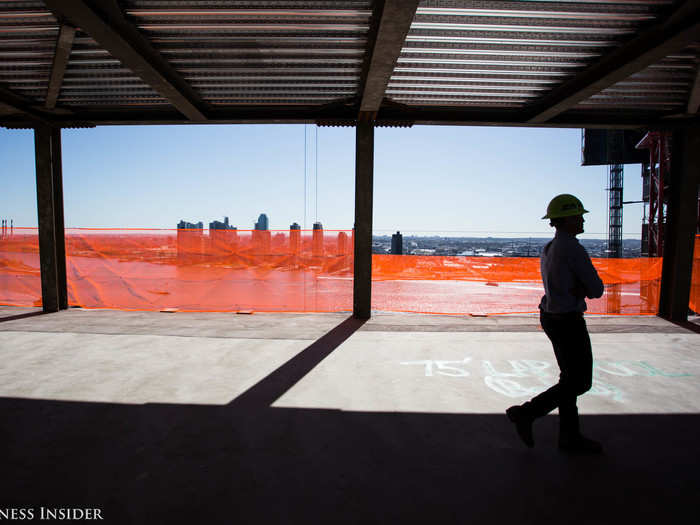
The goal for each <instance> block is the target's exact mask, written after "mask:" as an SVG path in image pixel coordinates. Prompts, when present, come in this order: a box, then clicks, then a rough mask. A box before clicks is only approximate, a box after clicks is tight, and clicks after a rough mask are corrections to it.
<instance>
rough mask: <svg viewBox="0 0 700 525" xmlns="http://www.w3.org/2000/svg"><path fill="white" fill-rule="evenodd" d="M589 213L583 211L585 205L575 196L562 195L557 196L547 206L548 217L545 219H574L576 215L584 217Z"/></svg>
mask: <svg viewBox="0 0 700 525" xmlns="http://www.w3.org/2000/svg"><path fill="white" fill-rule="evenodd" d="M584 213H588V210H584V209H583V204H581V201H580V200H578V199H577V198H576V197H574V196H573V195H569V194H568V193H562V194H561V195H557V196H556V197H554V198H553V199H552V200H551V201H549V206H547V215H545V216H544V217H542V218H543V219H558V218H559V217H572V216H574V215H583V214H584Z"/></svg>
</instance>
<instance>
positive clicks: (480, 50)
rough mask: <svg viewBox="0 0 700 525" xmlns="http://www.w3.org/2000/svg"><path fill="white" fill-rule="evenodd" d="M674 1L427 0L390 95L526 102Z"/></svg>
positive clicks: (411, 100)
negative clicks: (546, 0)
mask: <svg viewBox="0 0 700 525" xmlns="http://www.w3.org/2000/svg"><path fill="white" fill-rule="evenodd" d="M669 3H670V2H669V1H657V2H652V1H645V2H605V1H600V2H542V1H538V2H529V1H520V2H513V1H484V2H457V1H450V0H423V1H422V2H421V3H420V6H419V8H418V10H417V12H416V16H415V18H414V20H413V23H412V25H411V29H410V32H409V34H408V37H407V38H406V42H405V45H404V47H403V49H402V50H401V55H400V56H399V60H398V64H397V67H396V68H395V70H394V74H393V75H392V77H391V80H390V82H389V86H388V90H387V94H388V95H389V96H391V97H392V98H393V99H394V100H397V101H399V102H403V103H405V104H411V105H419V106H425V105H439V106H444V105H454V106H470V107H484V106H489V107H508V108H517V107H523V106H525V105H526V104H528V103H530V102H532V101H533V100H536V99H538V98H539V97H541V96H542V95H543V93H546V92H547V91H549V90H551V89H552V88H553V87H554V86H556V85H558V84H560V83H562V82H564V81H565V80H567V79H569V78H572V77H573V76H574V75H575V74H576V73H577V72H580V71H581V70H583V69H584V68H586V67H587V66H589V65H590V64H592V63H593V62H595V61H596V60H597V59H599V58H600V57H601V56H602V55H604V54H605V53H606V52H609V51H610V50H611V49H613V48H615V47H617V46H619V45H620V44H621V43H622V42H624V41H625V40H627V39H628V38H629V37H630V36H631V35H634V34H635V33H636V32H637V31H639V29H640V28H641V27H643V26H644V25H645V24H649V23H650V22H653V21H654V20H656V18H657V16H658V14H659V11H660V9H662V8H663V7H665V6H667V5H668V4H669ZM465 5H469V7H464V6H465ZM649 95H652V94H651V93H649Z"/></svg>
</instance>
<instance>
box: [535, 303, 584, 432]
mask: <svg viewBox="0 0 700 525" xmlns="http://www.w3.org/2000/svg"><path fill="white" fill-rule="evenodd" d="M540 324H541V325H542V329H543V330H544V333H546V334H547V337H549V340H550V341H551V342H552V346H553V347H554V355H555V356H556V358H557V363H558V364H559V370H560V372H561V373H560V374H559V383H557V384H556V385H554V386H553V387H551V388H549V389H548V390H545V391H544V392H542V393H541V394H539V395H537V396H536V397H534V398H533V399H532V400H531V401H530V402H528V403H525V405H524V407H525V408H527V410H528V412H529V413H530V415H531V416H532V417H533V419H534V418H538V417H542V416H544V415H546V414H549V413H550V412H551V411H552V410H554V409H555V408H556V407H559V428H560V432H561V433H562V434H566V435H570V436H571V435H577V434H578V433H579V423H578V408H577V407H576V397H577V396H580V395H581V394H584V393H585V392H587V391H588V390H589V389H590V388H591V383H592V381H593V354H592V353H591V340H590V338H589V337H588V329H587V328H586V321H585V320H584V318H583V314H582V313H577V312H572V313H567V314H548V313H547V312H540Z"/></svg>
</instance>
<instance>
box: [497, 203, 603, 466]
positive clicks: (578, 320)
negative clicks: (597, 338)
mask: <svg viewBox="0 0 700 525" xmlns="http://www.w3.org/2000/svg"><path fill="white" fill-rule="evenodd" d="M584 213H588V211H587V210H585V209H584V208H583V205H582V204H581V201H579V200H578V199H577V198H576V197H574V196H573V195H568V194H563V195H557V196H556V197H554V198H553V199H552V201H551V202H550V203H549V206H547V214H546V215H545V216H544V217H542V218H543V219H550V226H554V227H555V228H556V234H555V235H554V239H552V240H551V241H550V242H549V243H547V245H546V246H545V248H544V250H543V252H542V256H541V258H540V272H541V274H542V282H543V284H544V290H545V294H544V296H543V297H542V300H541V301H540V305H539V308H540V324H541V325H542V329H543V330H544V332H545V333H546V334H547V337H549V339H550V341H551V342H552V347H553V348H554V355H555V357H556V359H557V364H558V365H559V370H560V372H561V373H560V375H559V383H557V384H556V385H554V386H552V387H551V388H549V389H548V390H546V391H544V392H542V393H541V394H539V395H537V396H536V397H534V398H533V399H532V400H530V401H528V402H526V403H524V404H522V405H515V406H512V407H510V408H509V409H508V410H506V415H507V416H508V419H510V421H511V422H513V423H514V424H515V428H516V430H517V432H518V435H519V436H520V438H521V439H522V440H523V442H524V443H525V444H526V445H527V446H528V447H534V445H535V442H534V439H533V436H532V423H533V422H534V421H535V419H537V418H539V417H542V416H545V415H547V414H548V413H549V412H551V411H552V410H554V409H555V408H557V407H559V448H560V449H562V450H565V451H569V452H593V453H595V452H602V446H601V445H600V443H598V442H597V441H593V440H592V439H588V438H586V437H584V436H583V435H582V434H581V432H580V429H579V419H578V408H577V407H576V398H577V396H580V395H582V394H584V393H585V392H587V391H588V390H589V389H590V388H591V383H592V380H593V355H592V353H591V341H590V338H589V337H588V330H587V328H586V321H585V320H584V318H583V312H584V311H585V310H586V301H585V298H586V297H588V298H589V299H593V298H597V297H600V296H602V295H603V282H602V281H601V280H600V277H599V276H598V272H596V270H595V268H594V267H593V264H592V263H591V259H590V257H589V256H588V252H586V249H585V248H584V247H583V246H581V244H579V242H578V240H577V239H576V235H578V234H579V233H583V222H584V220H583V214H584Z"/></svg>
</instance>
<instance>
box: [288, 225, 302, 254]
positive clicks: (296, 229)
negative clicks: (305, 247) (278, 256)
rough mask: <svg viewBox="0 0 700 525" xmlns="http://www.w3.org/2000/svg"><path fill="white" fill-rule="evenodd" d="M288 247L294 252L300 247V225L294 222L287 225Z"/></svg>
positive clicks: (296, 252) (297, 251)
mask: <svg viewBox="0 0 700 525" xmlns="http://www.w3.org/2000/svg"><path fill="white" fill-rule="evenodd" d="M289 249H290V250H291V252H292V253H294V254H298V253H299V250H300V249H301V226H299V224H298V223H296V222H294V223H292V224H290V225H289Z"/></svg>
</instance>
